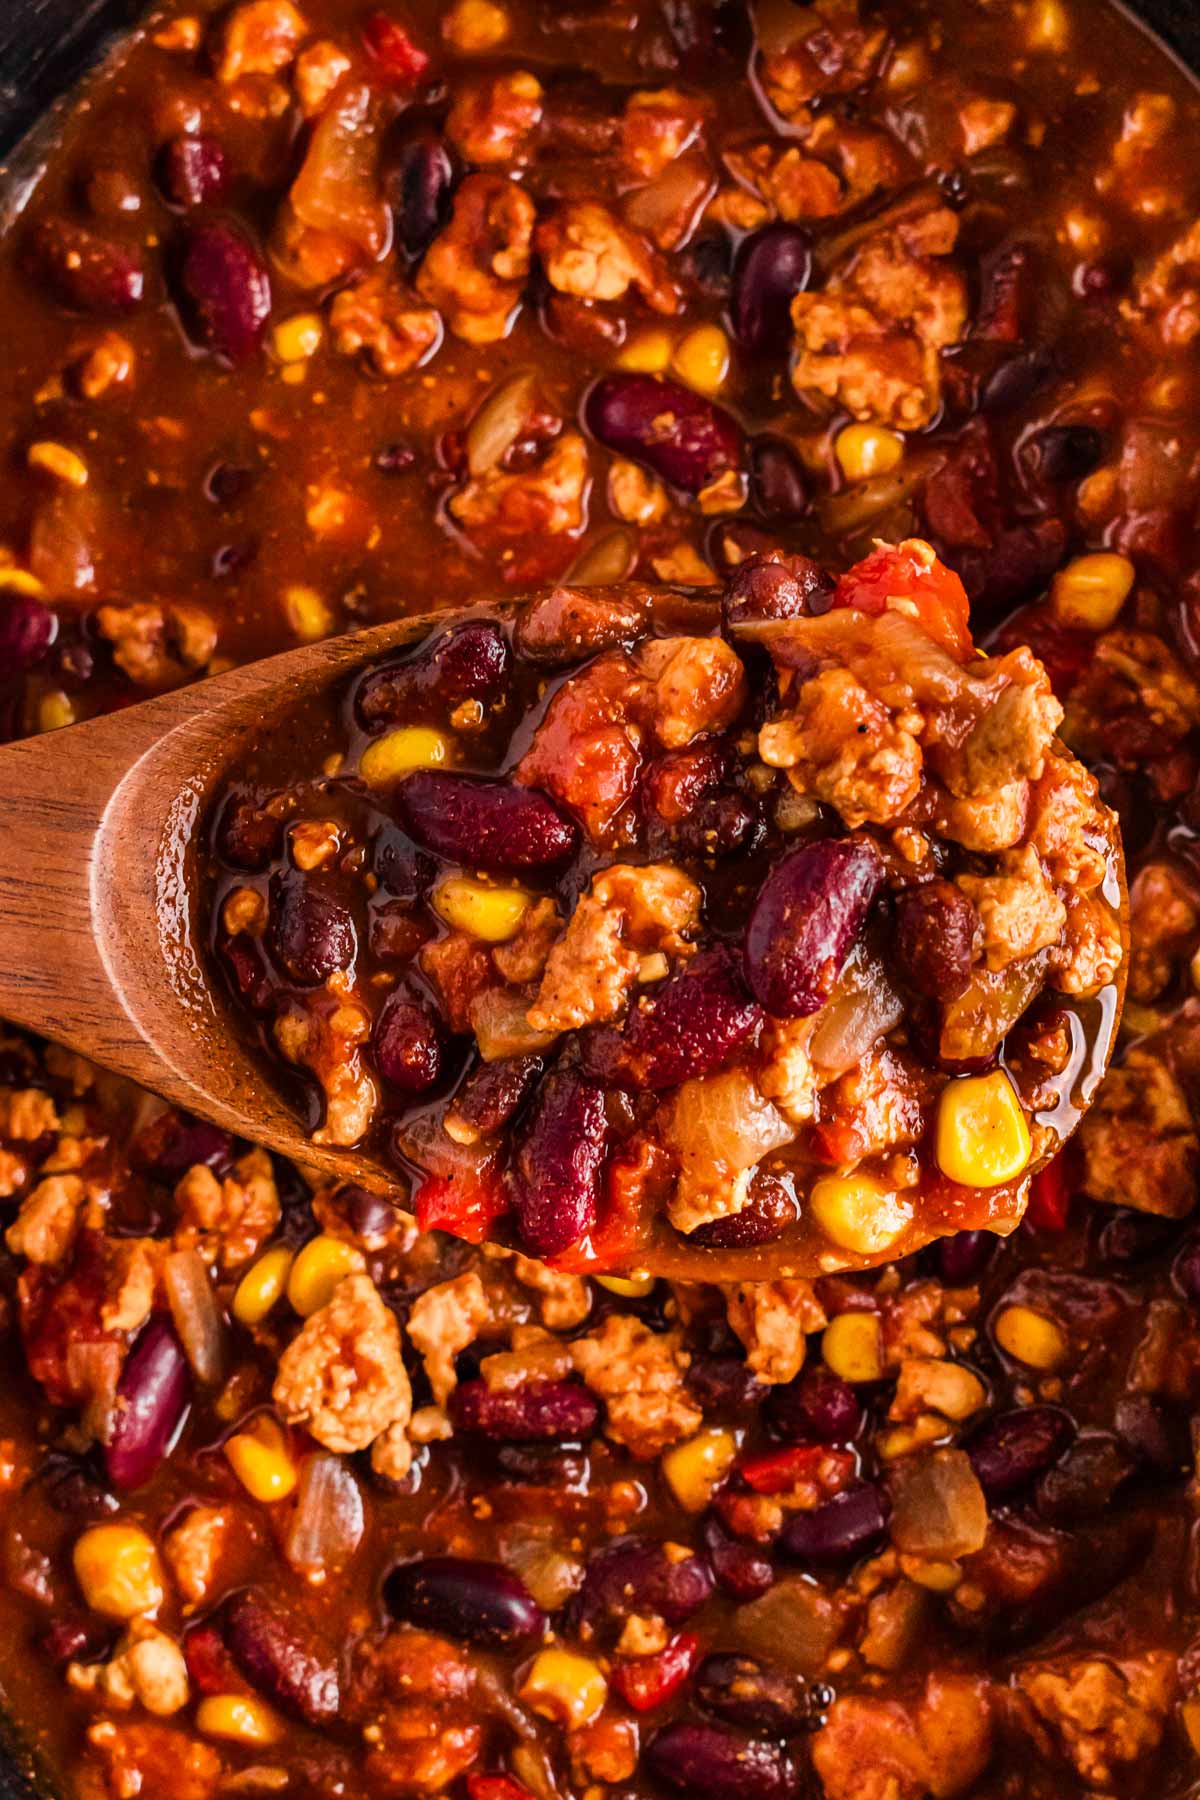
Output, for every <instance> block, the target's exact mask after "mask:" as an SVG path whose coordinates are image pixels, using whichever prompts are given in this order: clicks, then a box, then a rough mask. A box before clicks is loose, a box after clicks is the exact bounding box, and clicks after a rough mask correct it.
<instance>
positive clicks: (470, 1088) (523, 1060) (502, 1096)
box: [453, 1056, 542, 1137]
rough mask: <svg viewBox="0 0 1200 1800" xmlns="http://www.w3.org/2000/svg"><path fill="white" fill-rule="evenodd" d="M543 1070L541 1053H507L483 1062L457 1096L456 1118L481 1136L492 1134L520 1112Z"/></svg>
mask: <svg viewBox="0 0 1200 1800" xmlns="http://www.w3.org/2000/svg"><path fill="white" fill-rule="evenodd" d="M541 1072H542V1059H541V1057H540V1056H506V1057H503V1058H502V1059H501V1060H500V1061H499V1062H491V1063H481V1064H480V1066H479V1067H478V1068H477V1069H475V1070H473V1071H472V1073H471V1074H470V1075H469V1076H468V1077H467V1079H466V1081H465V1082H464V1083H463V1085H462V1087H460V1088H459V1090H458V1092H457V1094H456V1095H455V1096H454V1107H453V1112H454V1116H455V1118H456V1119H458V1120H460V1121H461V1122H462V1123H463V1124H464V1125H469V1126H470V1127H471V1128H472V1129H473V1130H474V1131H477V1132H478V1133H479V1135H480V1136H481V1137H491V1136H492V1135H493V1134H494V1133H495V1132H497V1131H500V1130H501V1129H502V1128H503V1127H504V1126H505V1125H507V1124H508V1122H509V1120H510V1119H511V1118H512V1117H513V1116H514V1114H516V1113H518V1112H519V1111H520V1109H521V1107H522V1106H523V1105H524V1104H525V1102H526V1100H527V1099H528V1098H529V1096H530V1094H531V1093H532V1092H533V1087H534V1084H535V1082H536V1081H537V1079H538V1077H539V1075H540V1074H541Z"/></svg>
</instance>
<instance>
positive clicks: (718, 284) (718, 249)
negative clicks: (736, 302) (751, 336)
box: [679, 231, 733, 300]
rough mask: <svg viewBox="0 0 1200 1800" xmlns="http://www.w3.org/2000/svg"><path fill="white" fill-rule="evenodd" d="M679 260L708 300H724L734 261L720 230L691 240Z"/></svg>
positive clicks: (726, 240)
mask: <svg viewBox="0 0 1200 1800" xmlns="http://www.w3.org/2000/svg"><path fill="white" fill-rule="evenodd" d="M679 263H680V266H681V267H682V269H683V271H684V273H685V274H686V275H687V278H688V280H689V281H691V282H692V283H693V285H694V286H695V287H697V288H699V290H700V292H701V293H702V294H706V295H707V296H708V298H709V299H710V300H724V298H725V296H726V295H727V294H728V292H729V288H730V284H731V282H732V280H733V261H732V258H731V256H730V245H729V239H728V238H727V237H726V235H725V233H724V232H723V231H722V232H719V233H716V234H710V235H708V236H705V237H698V238H695V239H693V241H692V242H691V243H690V244H688V245H687V246H686V248H685V249H684V250H682V251H681V252H680V256H679Z"/></svg>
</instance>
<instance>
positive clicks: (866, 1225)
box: [808, 1175, 912, 1256]
mask: <svg viewBox="0 0 1200 1800" xmlns="http://www.w3.org/2000/svg"><path fill="white" fill-rule="evenodd" d="M808 1204H809V1209H810V1211H811V1212H812V1215H813V1217H814V1218H815V1219H816V1221H817V1223H818V1225H819V1226H820V1227H821V1229H822V1231H823V1232H824V1233H825V1235H826V1237H828V1238H830V1239H832V1241H833V1242H834V1243H835V1244H837V1245H838V1246H839V1247H840V1248H841V1249H843V1250H853V1251H855V1252H856V1253H857V1254H858V1255H860V1256H874V1255H877V1254H878V1253H879V1252H880V1251H881V1250H887V1249H888V1248H889V1247H890V1246H891V1245H892V1244H894V1243H895V1242H896V1239H897V1238H898V1237H900V1236H901V1234H902V1233H903V1232H904V1230H905V1229H906V1228H907V1226H908V1224H909V1222H910V1220H911V1218H912V1207H911V1206H910V1205H909V1203H908V1202H907V1201H906V1200H904V1199H902V1198H901V1196H900V1195H899V1194H894V1193H891V1192H890V1191H889V1190H888V1189H887V1188H885V1187H883V1186H881V1185H880V1183H879V1182H878V1181H872V1179H871V1177H870V1176H869V1175H822V1177H821V1178H820V1180H819V1181H817V1182H815V1183H814V1184H813V1189H812V1192H811V1194H810V1195H809V1197H808Z"/></svg>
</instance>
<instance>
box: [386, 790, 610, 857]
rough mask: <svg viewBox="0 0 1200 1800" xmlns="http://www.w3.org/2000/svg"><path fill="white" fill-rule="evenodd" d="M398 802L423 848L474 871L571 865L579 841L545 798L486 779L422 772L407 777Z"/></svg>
mask: <svg viewBox="0 0 1200 1800" xmlns="http://www.w3.org/2000/svg"><path fill="white" fill-rule="evenodd" d="M394 803H395V808H396V811H397V812H398V813H399V815H400V818H401V821H402V822H403V824H404V825H405V827H406V828H407V830H408V832H409V834H410V836H412V837H414V838H416V840H417V842H418V843H419V844H423V845H424V846H425V848H426V849H427V850H432V851H433V852H434V854H435V855H437V856H442V857H445V858H446V860H447V861H448V862H458V863H465V864H466V866H467V867H468V868H476V869H541V868H548V867H550V866H552V865H553V864H555V863H561V862H565V861H566V859H567V858H568V857H569V856H570V855H571V853H572V852H573V850H574V849H575V845H576V843H577V842H578V839H579V833H578V831H577V829H576V827H575V826H574V825H573V824H572V823H571V821H570V820H569V819H564V818H563V815H562V814H561V813H560V812H559V810H558V808H557V807H556V806H555V805H554V803H553V801H552V800H550V799H548V798H547V796H546V795H545V794H542V793H539V792H538V790H537V789H536V788H527V787H520V786H518V785H517V783H515V782H512V781H504V780H492V779H490V778H489V777H488V776H486V775H441V774H436V773H434V772H432V771H426V770H420V771H418V772H417V773H416V774H415V775H406V776H405V777H404V780H403V781H402V782H401V783H400V785H399V786H398V787H397V789H396V793H395V802H394Z"/></svg>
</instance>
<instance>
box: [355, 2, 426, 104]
mask: <svg viewBox="0 0 1200 1800" xmlns="http://www.w3.org/2000/svg"><path fill="white" fill-rule="evenodd" d="M362 38H363V43H364V44H365V45H366V48H367V51H368V52H369V54H370V56H371V57H372V58H373V60H374V61H375V62H376V63H377V64H378V66H379V70H380V73H381V74H383V75H385V76H386V77H387V79H388V80H389V81H392V82H395V84H396V85H397V86H398V87H415V85H416V83H417V82H418V81H420V79H421V77H422V76H423V75H424V74H425V72H426V70H427V69H428V67H429V58H428V56H427V55H426V54H425V52H424V50H420V49H418V48H417V46H416V44H414V43H413V41H412V39H411V38H410V37H409V35H408V33H407V31H405V29H404V27H403V25H401V24H399V23H398V21H397V20H395V19H391V18H389V17H388V15H387V13H385V12H373V13H368V15H367V18H366V19H365V21H364V23H363V28H362Z"/></svg>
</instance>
